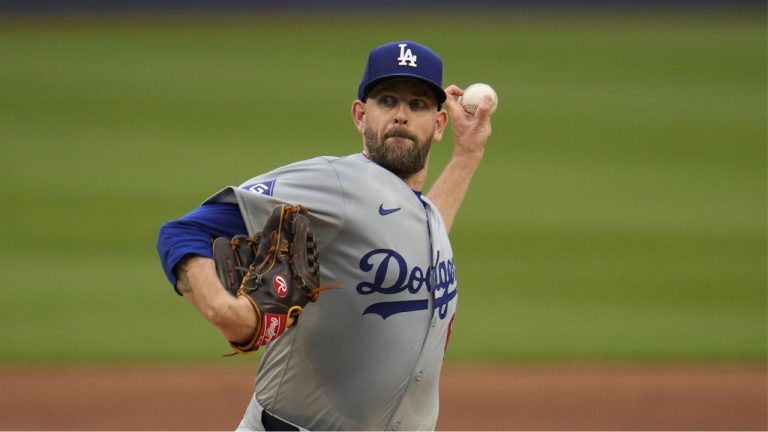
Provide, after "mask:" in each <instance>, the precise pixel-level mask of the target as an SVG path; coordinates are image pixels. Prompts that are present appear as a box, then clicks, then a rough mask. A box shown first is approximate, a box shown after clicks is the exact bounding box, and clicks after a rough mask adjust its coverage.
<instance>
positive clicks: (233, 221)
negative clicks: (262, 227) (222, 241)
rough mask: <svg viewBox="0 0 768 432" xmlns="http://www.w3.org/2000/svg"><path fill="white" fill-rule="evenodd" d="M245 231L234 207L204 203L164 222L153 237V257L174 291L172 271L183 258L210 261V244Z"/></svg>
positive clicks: (239, 215) (174, 279)
mask: <svg viewBox="0 0 768 432" xmlns="http://www.w3.org/2000/svg"><path fill="white" fill-rule="evenodd" d="M247 232H248V231H247V230H246V227H245V222H243V217H242V216H241V214H240V208H239V207H238V206H237V204H225V203H207V204H203V205H201V206H200V207H198V208H196V209H194V210H192V211H191V212H190V213H188V214H186V215H184V216H182V217H181V218H180V219H177V220H173V221H170V222H166V223H165V224H163V226H162V227H160V233H159V234H158V237H157V253H158V254H159V255H160V263H161V265H162V266H163V271H164V272H165V276H166V277H167V278H168V280H169V281H170V282H171V285H173V287H174V288H175V287H176V275H174V273H173V268H174V266H176V264H177V263H178V262H179V261H181V259H182V258H184V257H185V256H186V255H199V256H203V257H207V258H211V257H212V256H213V254H212V253H211V240H212V239H214V238H216V237H233V236H235V235H236V234H246V233H247Z"/></svg>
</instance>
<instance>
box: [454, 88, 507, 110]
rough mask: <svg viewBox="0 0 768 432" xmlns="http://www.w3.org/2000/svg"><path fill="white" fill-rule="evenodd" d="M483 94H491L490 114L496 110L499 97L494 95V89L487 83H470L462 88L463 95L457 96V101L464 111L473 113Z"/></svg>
mask: <svg viewBox="0 0 768 432" xmlns="http://www.w3.org/2000/svg"><path fill="white" fill-rule="evenodd" d="M485 95H491V96H492V97H493V102H492V103H491V114H493V112H494V111H496V106H497V105H498V104H499V97H498V96H497V95H496V91H494V90H493V87H491V86H489V85H488V84H483V83H477V84H472V85H471V86H469V87H467V88H466V90H464V95H463V96H461V97H459V103H460V104H461V105H462V106H463V107H464V111H466V112H468V113H470V114H472V115H474V114H475V111H477V106H478V105H480V101H481V100H483V97H485Z"/></svg>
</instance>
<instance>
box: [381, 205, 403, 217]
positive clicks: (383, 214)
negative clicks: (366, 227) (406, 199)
mask: <svg viewBox="0 0 768 432" xmlns="http://www.w3.org/2000/svg"><path fill="white" fill-rule="evenodd" d="M397 211H400V207H397V208H392V209H385V208H384V204H379V214H380V215H382V216H386V215H388V214H392V213H394V212H397Z"/></svg>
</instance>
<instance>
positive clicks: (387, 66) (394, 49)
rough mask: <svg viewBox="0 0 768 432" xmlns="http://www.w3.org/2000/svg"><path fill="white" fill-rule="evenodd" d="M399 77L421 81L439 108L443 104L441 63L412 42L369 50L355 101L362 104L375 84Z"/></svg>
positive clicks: (419, 45)
mask: <svg viewBox="0 0 768 432" xmlns="http://www.w3.org/2000/svg"><path fill="white" fill-rule="evenodd" d="M399 77H404V78H416V79H418V80H420V81H422V82H423V83H424V84H426V85H428V86H429V88H430V89H432V91H433V92H434V93H435V97H436V98H437V103H438V105H441V104H442V103H443V102H445V99H446V96H445V91H443V86H442V84H443V60H442V59H441V58H440V56H439V55H437V53H435V52H434V51H432V50H431V49H429V48H427V47H426V46H424V45H421V44H419V43H416V42H413V41H402V42H390V43H387V44H384V45H381V46H378V47H376V48H374V49H372V50H371V52H370V54H368V63H367V64H366V65H365V73H363V79H362V81H360V86H359V87H358V88H357V98H358V99H360V100H361V101H362V100H365V98H366V97H367V96H368V92H370V91H371V89H373V87H374V86H376V84H378V83H380V82H382V81H384V80H386V79H390V78H399Z"/></svg>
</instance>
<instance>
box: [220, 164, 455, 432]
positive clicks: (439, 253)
mask: <svg viewBox="0 0 768 432" xmlns="http://www.w3.org/2000/svg"><path fill="white" fill-rule="evenodd" d="M209 201H211V202H230V203H237V204H239V206H240V210H241V212H242V215H243V218H244V220H245V223H246V226H247V228H248V230H249V233H251V234H252V233H253V232H255V231H258V230H259V229H261V227H262V225H263V224H264V221H265V220H266V217H267V216H268V214H269V212H270V210H271V209H272V208H273V207H274V205H276V204H277V203H281V202H284V203H288V204H302V205H305V206H306V207H307V208H308V209H309V215H310V219H311V223H312V229H313V230H314V231H315V235H316V238H317V240H318V246H319V251H320V266H321V277H322V281H323V283H324V284H340V285H343V289H339V290H330V291H326V292H324V293H323V294H322V295H321V296H320V299H319V300H318V302H317V303H310V304H309V305H307V307H306V308H305V309H304V312H303V313H302V315H301V317H300V319H299V320H298V323H297V325H296V326H294V327H292V328H290V329H288V330H287V331H286V332H285V333H284V334H283V335H282V336H281V337H280V338H279V339H277V340H276V341H275V342H273V343H272V344H271V345H269V346H268V347H267V349H266V352H265V354H264V357H263V359H262V361H261V365H260V367H259V371H258V374H257V378H256V390H255V397H256V399H257V400H258V402H259V403H260V404H261V405H262V406H263V407H264V408H265V409H266V410H267V411H269V412H270V413H271V414H273V415H275V416H277V417H280V418H282V419H284V420H286V421H289V422H291V423H294V424H296V425H299V426H301V427H304V428H307V429H318V430H333V429H345V430H362V429H377V430H397V429H405V430H426V429H434V427H435V424H436V422H437V414H438V380H439V375H440V369H441V366H442V362H443V355H444V351H445V348H446V345H447V338H448V336H449V332H450V327H451V324H452V320H453V317H454V312H455V308H456V300H457V291H456V278H455V267H454V264H453V252H452V250H451V245H450V243H449V241H448V235H447V232H446V229H445V224H444V222H443V220H442V217H441V216H440V214H439V213H438V211H437V209H436V208H435V207H434V206H433V205H432V204H431V203H430V202H429V200H427V199H426V198H424V199H423V201H422V199H420V198H419V197H418V196H417V195H416V194H415V193H414V192H413V191H412V190H411V189H410V188H409V187H408V185H407V184H406V183H404V182H403V181H402V180H401V179H400V178H398V177H397V176H395V175H394V174H392V173H391V172H389V171H387V170H386V169H384V168H382V167H380V166H379V165H377V164H375V163H372V162H370V161H369V160H368V159H367V158H365V156H363V155H362V154H356V155H351V156H347V157H343V158H333V157H323V158H316V159H311V160H307V161H302V162H297V163H295V164H291V165H288V166H285V167H283V168H279V169H277V170H275V171H272V172H269V173H267V174H264V175H261V176H258V177H255V178H253V179H251V180H249V181H247V182H245V183H243V184H242V185H241V186H240V187H237V188H235V187H230V188H226V189H224V190H222V191H221V192H219V193H218V194H216V195H214V196H213V197H211V198H210V199H209Z"/></svg>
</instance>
